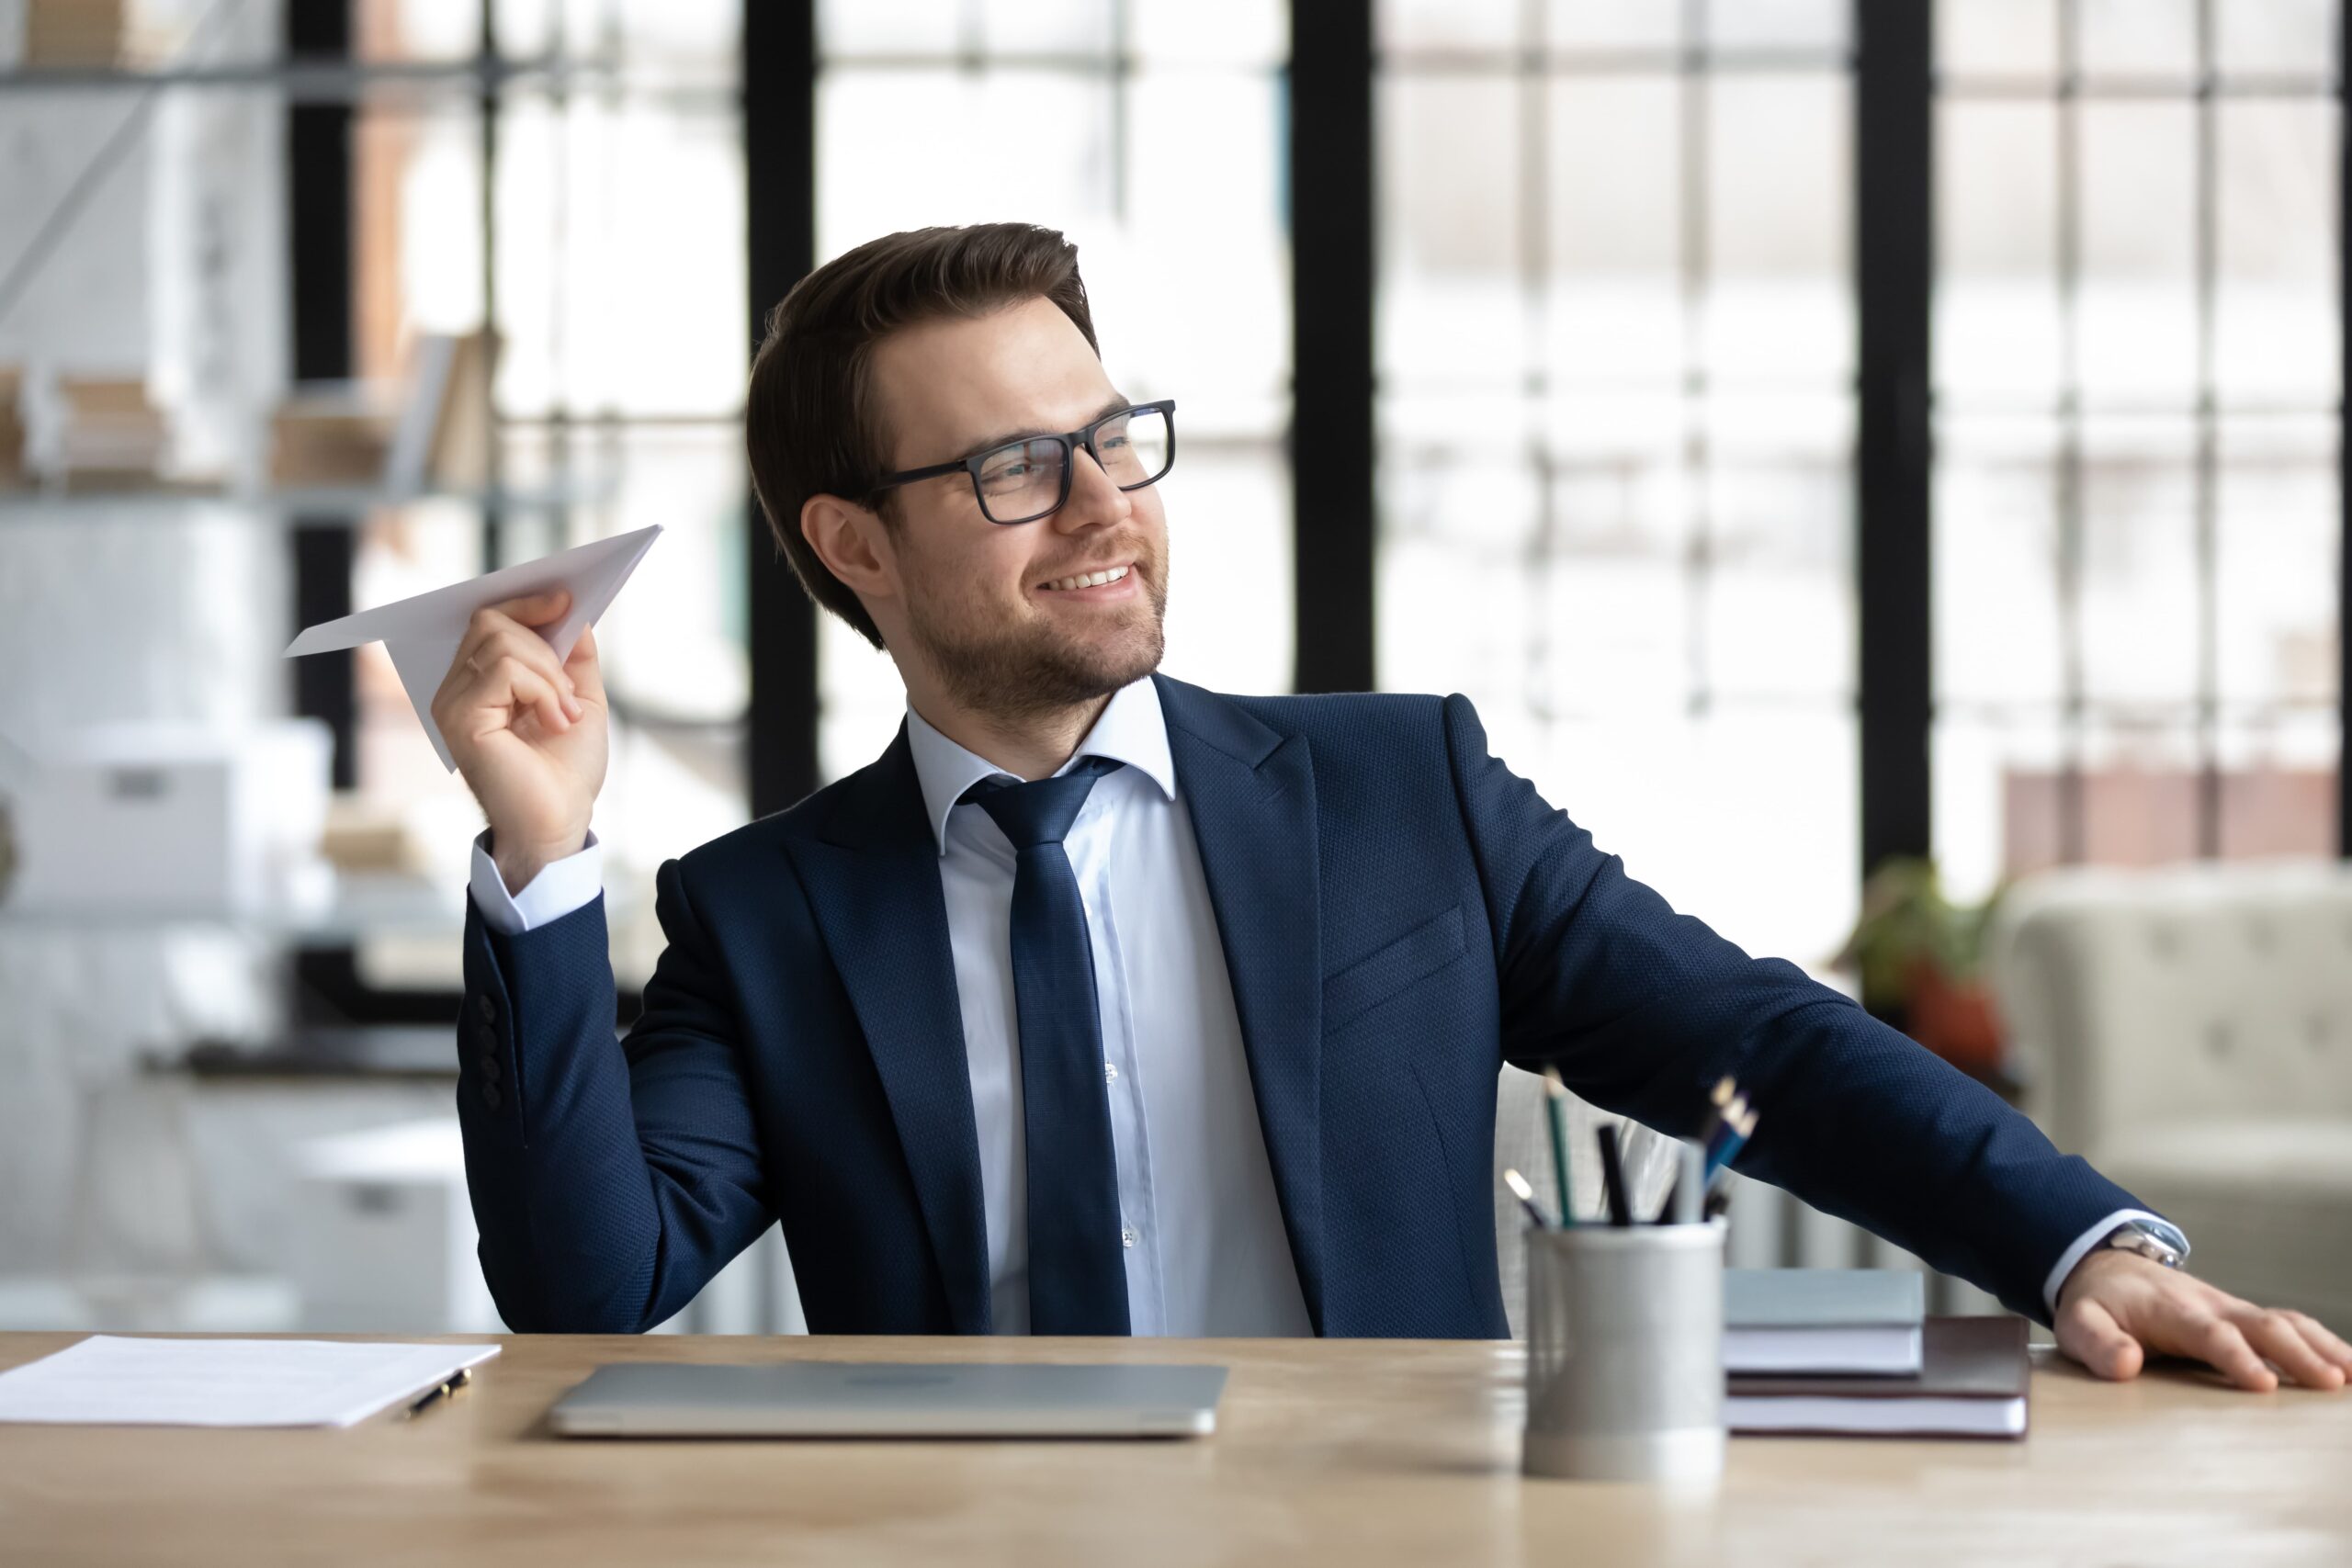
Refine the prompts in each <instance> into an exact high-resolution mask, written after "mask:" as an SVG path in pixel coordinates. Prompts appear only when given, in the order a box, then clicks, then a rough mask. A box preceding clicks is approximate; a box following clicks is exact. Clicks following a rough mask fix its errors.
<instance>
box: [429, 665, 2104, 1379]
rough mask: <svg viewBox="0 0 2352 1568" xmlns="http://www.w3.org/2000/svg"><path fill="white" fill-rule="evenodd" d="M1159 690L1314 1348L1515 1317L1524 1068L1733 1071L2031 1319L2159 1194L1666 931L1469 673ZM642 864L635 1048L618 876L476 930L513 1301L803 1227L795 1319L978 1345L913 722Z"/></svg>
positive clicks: (648, 1280) (467, 1107)
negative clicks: (720, 828)
mask: <svg viewBox="0 0 2352 1568" xmlns="http://www.w3.org/2000/svg"><path fill="white" fill-rule="evenodd" d="M1157 679H1158V680H1159V696H1160V703H1161V706H1162V709H1163V711H1164V712H1165V714H1166V716H1167V721H1168V728H1169V743H1170V749H1171V750H1172V751H1173V753H1174V758H1175V764H1176V774H1177V781H1178V795H1179V797H1180V799H1181V801H1182V804H1183V806H1184V807H1186V808H1187V809H1189V810H1190V811H1191V813H1192V819H1193V828H1194V830H1195V836H1196V838H1197V839H1198V841H1199V844H1200V852H1201V859H1202V863H1203V869H1204V871H1205V873H1206V874H1207V882H1208V888H1209V895H1210V898H1211V901H1212V903H1213V904H1214V906H1215V908H1216V919H1217V930H1218V932H1219V934H1220V936H1221V937H1222V939H1223V943H1224V949H1225V957H1226V964H1227V969H1228V971H1229V972H1230V975H1231V978H1232V985H1233V995H1234V1000H1235V1003H1236V1004H1237V1007H1238V1012H1239V1015H1240V1023H1241V1031H1242V1035H1243V1039H1244V1042H1245V1045H1246V1049H1247V1051H1248V1055H1249V1066H1250V1083H1251V1085H1252V1087H1253V1088H1254V1089H1255V1091H1256V1094H1257V1100H1258V1109H1259V1114H1260V1120H1261V1122H1262V1124H1263V1126H1264V1128H1265V1137H1266V1145H1267V1154H1268V1155H1269V1156H1270V1157H1271V1160H1272V1168H1273V1176H1274V1184H1275V1189H1276V1191H1277V1194H1278V1196H1279V1199H1280V1201H1281V1205H1282V1214H1283V1224H1284V1227H1285V1229H1286V1230H1287V1232H1288V1235H1289V1240H1290V1246H1291V1252H1292V1256H1293V1257H1294V1258H1295V1260H1296V1262H1297V1265H1298V1277H1299V1282H1300V1284H1301V1286H1302V1287H1303V1288H1304V1291H1305V1294H1306V1307H1307V1312H1308V1314H1310V1316H1311V1317H1312V1319H1313V1322H1314V1325H1315V1327H1316V1329H1317V1332H1318V1333H1322V1334H1329V1335H1381V1336H1427V1337H1499V1336H1501V1335H1503V1334H1504V1333H1506V1327H1505V1323H1504V1317H1503V1303H1502V1295H1501V1291H1500V1287H1499V1284H1498V1276H1497V1269H1496V1258H1495V1224H1494V1208H1493V1196H1492V1194H1493V1189H1494V1170H1493V1146H1494V1118H1495V1079H1496V1074H1497V1072H1498V1069H1499V1068H1500V1066H1502V1064H1503V1063H1504V1062H1506V1061H1509V1062H1515V1063H1518V1064H1521V1065H1522V1066H1542V1065H1543V1064H1544V1063H1553V1064H1556V1065H1557V1066H1558V1067H1559V1068H1560V1070H1561V1072H1562V1073H1563V1074H1564V1075H1565V1076H1566V1079H1567V1081H1568V1083H1569V1084H1570V1086H1572V1087H1573V1088H1574V1089H1576V1090H1577V1092H1578V1093H1580V1094H1582V1095H1584V1096H1585V1097H1587V1098H1588V1099H1589V1100H1593V1101H1595V1102H1596V1103H1598V1104H1600V1105H1602V1106H1605V1107H1607V1108H1609V1109H1611V1110H1614V1111H1624V1112H1627V1113H1629V1114H1631V1115H1633V1116H1634V1117H1637V1118H1639V1119H1640V1120H1642V1121H1644V1122H1648V1123H1650V1124H1651V1125H1653V1126H1656V1127H1658V1128H1661V1129H1663V1130H1665V1131H1668V1132H1672V1133H1686V1132H1689V1131H1691V1129H1692V1128H1693V1127H1694V1125H1695V1123H1696V1121H1697V1118H1698V1116H1699V1114H1700V1112H1701V1111H1702V1108H1703V1106H1704V1103H1705V1100H1706V1095H1707V1090H1708V1088H1709V1086H1711V1085H1712V1084H1713V1083H1714V1082H1715V1080H1716V1079H1717V1078H1718V1077H1721V1076H1723V1075H1724V1073H1733V1074H1736V1076H1737V1077H1738V1079H1739V1082H1740V1084H1741V1086H1742V1088H1743V1089H1746V1090H1747V1092H1748V1093H1749V1094H1750V1096H1751V1097H1752V1098H1753V1100H1754V1101H1755V1103H1757V1104H1758V1106H1760V1107H1762V1108H1764V1110H1765V1111H1766V1114H1765V1116H1764V1118H1763V1120H1762V1122H1761V1125H1760V1126H1759V1128H1758V1132H1757V1134H1756V1136H1755V1138H1754V1140H1753V1141H1752V1142H1751V1143H1749V1145H1747V1149H1746V1150H1745V1151H1744V1152H1743V1153H1742V1155H1741V1156H1740V1157H1739V1160H1738V1162H1737V1163H1738V1167H1739V1168H1740V1169H1741V1170H1743V1171H1745V1172H1747V1173H1748V1174H1750V1175H1752V1176H1756V1177H1758V1178H1761V1179H1764V1180H1767V1181H1770V1182H1774V1183H1777V1184H1778V1185H1780V1186H1782V1187H1785V1188H1787V1189H1788V1190H1791V1191H1793V1192H1795V1193H1797V1194H1798V1195H1799V1196H1801V1197H1803V1198H1804V1199H1805V1200H1806V1201H1810V1202H1812V1203H1813V1204H1815V1206H1817V1207H1819V1208H1822V1209H1824V1210H1826V1211H1828V1212H1830V1213H1835V1214H1840V1215H1843V1216H1845V1217H1847V1218H1849V1219H1851V1220H1853V1221H1855V1222H1856V1223H1858V1224H1862V1225H1864V1226H1866V1227H1868V1228H1869V1229H1871V1230H1872V1231H1874V1232H1876V1233H1877V1234H1879V1235H1883V1236H1886V1237H1888V1238H1889V1239H1891V1240H1893V1241H1894V1242H1897V1243H1899V1244H1900V1245H1902V1246H1904V1247H1908V1248H1910V1249H1911V1250H1912V1251H1913V1252H1916V1253H1917V1254H1918V1255H1919V1256H1920V1257H1922V1258H1926V1259H1927V1260H1928V1262H1929V1263H1931V1264H1933V1265H1934V1266H1935V1267H1937V1268H1939V1269H1944V1270H1947V1271H1949V1272H1951V1273H1953V1274H1957V1275H1960V1276H1962V1277H1963V1278H1966V1279H1968V1280H1973V1281H1975V1282H1976V1283H1978V1284H1980V1285H1982V1286H1984V1287H1985V1289H1987V1290H1989V1291H1991V1292H1994V1293H1995V1294H1996V1295H1997V1296H1998V1297H1999V1298H2000V1299H2001V1300H2002V1301H2003V1302H2004V1303H2007V1304H2008V1305H2009V1306H2010V1307H2012V1308H2014V1309H2016V1310H2018V1311H2019V1312H2022V1313H2026V1314H2030V1315H2033V1316H2037V1317H2046V1312H2045V1308H2044V1306H2043V1303H2042V1300H2041V1290H2042V1283H2043V1279H2044V1276H2045V1275H2046V1274H2047V1272H2048V1271H2049V1269H2051V1267H2052V1265H2053V1263H2054V1262H2055V1261H2056V1260H2057V1258H2058V1257H2059V1256H2060V1254H2061V1253H2062V1252H2063V1251H2064V1248H2065V1247H2067V1246H2068V1245H2069V1244H2070V1243H2071V1242H2073V1241H2074V1240H2075V1238H2076V1237H2077V1236H2079V1235H2081V1234H2082V1233H2083V1232H2084V1231H2085V1230H2086V1229H2088V1228H2089V1227H2090V1226H2091V1225H2092V1224H2096V1223H2097V1222H2098V1220H2099V1219H2100V1218H2102V1217H2103V1216H2105V1215H2107V1214H2109V1213H2113V1212H2115V1211H2116V1210H2119V1209H2126V1208H2134V1207H2138V1206H2139V1205H2138V1203H2137V1201H2135V1200H2134V1199H2133V1198H2132V1197H2131V1195H2130V1194H2129V1193H2127V1192H2124V1191H2123V1190H2120V1189H2119V1188H2117V1187H2115V1186H2114V1185H2113V1184H2111V1183H2109V1182H2108V1181H2107V1180H2106V1179H2103V1178H2101V1177H2100V1176H2099V1175H2098V1173H2097V1172H2096V1171H2094V1170H2092V1169H2091V1168H2089V1167H2088V1166H2087V1165H2086V1164H2085V1163H2084V1162H2083V1161H2082V1160H2080V1159H2079V1158H2075V1157H2072V1156H2061V1155H2060V1154H2059V1153H2058V1152H2057V1151H2056V1150H2055V1149H2053V1148H2052V1146H2051V1145H2050V1143H2049V1141H2048V1140H2047V1139H2045V1138H2044V1137H2043V1136H2042V1135H2041V1133H2040V1131H2038V1130H2037V1129H2036V1128H2035V1127H2034V1126H2033V1125H2032V1123H2031V1122H2029V1121H2027V1120H2026V1119H2025V1118H2024V1117H2022V1116H2020V1115H2018V1113H2017V1112H2016V1111H2012V1110H2010V1109H2009V1108H2008V1107H2007V1105H2005V1104H2003V1103H2002V1102H2001V1101H2000V1100H1998V1099H1997V1098H1996V1096H1994V1095H1992V1094H1991V1093H1989V1092H1987V1091H1986V1090H1985V1089H1983V1088H1981V1087H1980V1086H1978V1085H1977V1084H1975V1083H1974V1082H1973V1081H1971V1080H1970V1079H1968V1078H1967V1077H1963V1076H1962V1075H1961V1074H1960V1073H1958V1072H1955V1071H1954V1070H1952V1069H1951V1067H1950V1066H1946V1065H1945V1064H1944V1063H1943V1062H1941V1061H1940V1060H1939V1059H1938V1058H1936V1057H1935V1056H1933V1055H1929V1054H1928V1053H1927V1052H1926V1051H1924V1050H1922V1049H1920V1048H1919V1047H1918V1046H1917V1045H1916V1044H1914V1043H1912V1042H1911V1041H1910V1040H1908V1039H1906V1038H1905V1036H1903V1035H1902V1034H1900V1033H1898V1032H1895V1031H1894V1030H1893V1029H1890V1028H1888V1027H1887V1026H1885V1025H1884V1024H1883V1023H1880V1022H1878V1021H1875V1020H1873V1019H1872V1018H1871V1017H1870V1016H1869V1015H1868V1014H1867V1013H1865V1012H1863V1011H1862V1010H1861V1009H1860V1008H1859V1007H1858V1006H1856V1005H1855V1004H1854V1003H1853V1002H1852V1001H1850V1000H1849V999H1848V998H1845V997H1843V996H1840V995H1838V993H1836V992H1834V991H1831V990H1829V989H1827V988H1826V987H1822V986H1820V985H1818V984H1816V983H1815V982H1814V981H1812V980H1810V979H1808V978H1807V977H1806V976H1804V973H1803V972H1802V971H1800V970H1799V969H1797V968H1796V967H1795V966H1794V965H1793V964H1788V963H1786V962H1783V961H1781V960H1778V959H1754V958H1750V957H1748V956H1747V954H1746V953H1743V952H1741V951H1740V950H1739V949H1738V948H1737V947H1736V946H1735V945H1734V944H1732V943H1731V942H1727V941H1725V940H1724V939H1723V938H1722V937H1720V936H1717V935H1716V934H1715V933H1714V932H1713V931H1710V930H1709V929H1708V928H1707V927H1706V926H1705V925H1704V924H1702V923H1701V922H1700V921H1699V920H1697V919H1693V918H1691V916H1688V915H1679V914H1676V913H1675V912H1674V911H1673V910H1672V909H1671V908H1668V905H1667V903H1666V901H1665V900H1664V899H1663V898H1661V897H1659V896H1658V895H1657V893H1655V892H1653V891H1651V890H1650V889H1649V888H1647V887H1645V886H1643V885H1641V884H1640V883H1638V882H1635V881H1634V880H1632V879H1631V878H1629V877H1628V876H1626V874H1625V873H1624V869H1623V863H1622V862H1621V861H1620V860H1619V859H1618V858H1617V857H1616V856H1614V855H1611V854H1608V853H1605V852H1602V851H1600V849H1598V848H1596V847H1595V846H1594V843H1593V840H1592V838H1591V835H1590V834H1589V833H1587V832H1586V831H1585V830H1584V829H1581V828H1578V827H1577V825H1576V824H1575V823H1574V822H1572V821H1570V820H1569V819H1568V818H1567V816H1566V813H1564V812H1561V811H1557V810H1555V809H1553V808H1552V807H1550V806H1548V805H1546V804H1545V803H1544V801H1543V799H1542V798H1540V797H1539V796H1538V795H1537V794H1536V792H1535V789H1534V787H1533V786H1532V784H1529V783H1528V782H1527V781H1525V780H1524V779H1521V778H1519V777H1518V776H1516V775H1515V774H1513V773H1511V772H1510V770H1509V769H1507V768H1506V767H1504V765H1503V764H1502V763H1501V762H1500V761H1497V760H1495V759H1494V758H1492V757H1490V756H1489V755H1487V742H1486V735H1485V732H1484V730H1482V729H1481V728H1480V727H1479V724H1478V719H1477V716H1476V713H1475V712H1474V711H1473V709H1472V708H1471V705H1470V704H1469V702H1468V701H1467V700H1465V699H1464V698H1462V697H1459V696H1454V697H1447V698H1442V699H1441V698H1437V697H1424V696H1395V695H1346V696H1309V697H1228V696H1221V695H1218V694H1213V693H1210V692H1206V691H1203V690H1201V689H1200V688H1198V687H1194V686H1189V685H1186V684H1184V683H1182V682H1178V681H1172V680H1169V679H1167V678H1165V677H1158V678H1157ZM657 889H658V893H657V897H658V912H659V915H660V918H661V920H662V929H663V931H664V932H665V933H666V934H667V936H668V939H669V946H668V950H667V951H666V952H665V953H663V954H662V959H661V961H660V964H659V965H658V966H657V968H656V970H655V972H654V975H653V977H652V979H651V981H650V983H649V985H648V986H647V987H646V993H645V1011H644V1014H643V1016H642V1017H641V1018H640V1019H639V1021H638V1022H637V1024H636V1026H635V1027H634V1028H633V1029H631V1030H630V1031H629V1033H628V1038H627V1040H626V1041H625V1042H624V1043H622V1044H621V1045H619V1046H616V1045H615V1043H614V1037H613V996H614V993H613V981H612V971H611V966H610V963H609V960H608V958H607V956H606V947H605V919H604V908H603V902H602V900H601V899H599V900H598V901H597V902H595V903H594V904H591V905H589V906H587V907H586V908H582V909H579V910H576V911H574V912H573V913H571V914H570V915H567V916H565V917H564V918H563V919H559V920H556V921H552V922H550V923H549V924H548V925H546V926H544V927H541V928H539V929H537V930H534V931H527V932H525V933H523V934H521V935H519V936H514V937H508V936H504V935H501V934H499V933H496V932H493V931H491V930H490V929H489V928H488V927H486V926H485V925H483V924H482V922H481V918H480V917H479V915H477V914H473V913H470V912H469V915H468V917H467V926H466V938H465V942H466V948H465V973H466V989H467V996H466V1001H465V1015H464V1018H463V1019H462V1021H460V1023H459V1025H458V1032H459V1043H460V1047H461V1055H460V1061H461V1076H460V1079H459V1085H458V1107H459V1117H460V1121H461V1122H462V1124H463V1128H464V1134H465V1147H466V1168H467V1175H468V1179H469V1185H470V1188H471V1192H472V1200H473V1207H474V1214H475V1217H476V1219H477V1221H478V1222H479V1224H480V1226H481V1264H482V1270H483V1273H484V1275H485V1276H486V1278H487V1280H488V1281H489V1284H490V1288H491V1292H492V1295H493V1296H494V1297H495V1299H496V1301H497V1303H498V1307H499V1310H500V1312H501V1313H502V1314H503V1316H504V1317H505V1319H506V1321H507V1323H508V1324H510V1325H513V1326H514V1327H515V1328H516V1329H520V1330H560V1331H597V1332H613V1331H620V1332H628V1331H636V1330H642V1329H645V1328H648V1327H650V1326H651V1325H654V1324H657V1323H660V1322H661V1321H662V1320H663V1319H665V1318H667V1317H669V1316H670V1315H671V1314H673V1313H675V1312H676V1311H678V1310H679V1309H680V1308H681V1307H683V1306H684V1305H685V1304H686V1303H687V1302H689V1301H690V1300H692V1299H693V1297H694V1295H695V1292H697V1291H699V1290H700V1289H701V1288H702V1286H703V1284H704V1283H705V1282H706V1281H707V1280H709V1279H710V1277H711V1276H712V1275H713V1274H714V1273H716V1272H717V1271H718V1269H719V1268H720V1267H722V1266H723V1265H724V1264H725V1263H726V1262H727V1261H728V1260H729V1258H733V1257H734V1256H735V1255H736V1254H737V1253H738V1252H740V1251H741V1249H742V1248H743V1247H746V1246H748V1245H749V1244H750V1243H751V1242H752V1240H753V1239H755V1238H756V1237H757V1236H758V1235H759V1234H760V1233H761V1232H762V1231H763V1230H764V1229H765V1228H766V1227H767V1226H768V1225H770V1224H776V1223H778V1222H779V1221H781V1223H782V1224H783V1226H784V1232H785V1237H786V1242H787V1244H788V1245H789V1247H790V1248H791V1251H792V1257H793V1261H794V1264H795V1268H796V1271H797V1275H798V1279H799V1286H800V1295H801V1303H802V1305H803V1307H804V1308H805V1309H806V1312H807V1314H808V1319H809V1326H810V1328H811V1329H813V1330H815V1331H817V1332H820V1333H826V1332H842V1333H965V1334H974V1333H982V1332H985V1331H986V1330H987V1329H988V1327H989V1279H988V1247H987V1238H986V1235H985V1231H984V1227H983V1220H982V1211H981V1201H980V1169H979V1160H978V1144H977V1134H976V1132H975V1127H974V1122H973V1113H972V1101H971V1090H970V1082H969V1079H968V1077H967V1073H966V1069H965V1061H964V1043H963V1031H962V1025H961V1022H960V1019H959V1015H958V1011H957V1004H956V982H955V976H954V972H953V969H952V965H951V962H950V958H949V951H948V937H947V919H946V911H945V908H944V902H943V898H942V895H941V891H940V882H939V857H938V851H937V846H936V843H935V842H934V840H933V837H932V832H931V829H930V827H929V825H928V823H927V821H926V819H925V817H924V812H923V808H922V792H921V789H920V787H919V786H918V784H917V783H916V778H915V772H914V768H913V765H912V762H911V761H910V757H909V754H908V750H907V740H906V736H905V734H904V732H903V730H902V731H901V733H900V734H899V739H897V741H896V742H895V743H893V744H892V745H891V747H890V748H889V750H887V751H885V752H884V753H883V755H882V756H881V758H880V759H879V760H878V761H876V762H874V763H873V764H871V765H870V766H868V767H866V768H865V769H863V770H861V771H860V772H858V773H854V774H852V775H851V776H850V777H848V778H845V779H842V780H841V781H840V782H838V783H836V784H832V785H831V786H829V787H827V788H825V789H823V790H820V791H819V792H818V793H817V794H815V795H811V796H809V798H808V799H806V800H804V801H802V802H801V803H800V804H798V805H797V806H795V807H792V808H791V809H789V810H787V811H784V812H780V813H778V814H776V815H775V816H773V817H768V818H762V819H761V820H759V821H757V822H753V823H752V824H751V825H749V826H748V827H745V828H742V829H738V830H737V831H735V832H732V833H729V834H728V835H726V836H725V837H723V838H720V839H718V840H713V841H712V842H710V843H708V844H706V845H704V846H702V847H701V848H699V849H697V850H695V851H694V852H691V853H689V854H687V855H686V856H684V858H683V859H681V860H676V861H672V862H670V863H666V864H664V865H663V866H662V869H661V871H660V873H659V875H658V879H657Z"/></svg>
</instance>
